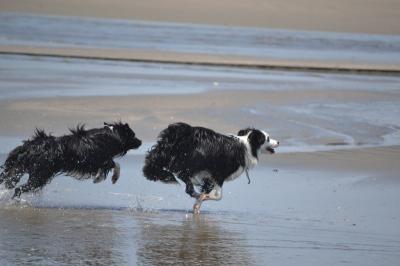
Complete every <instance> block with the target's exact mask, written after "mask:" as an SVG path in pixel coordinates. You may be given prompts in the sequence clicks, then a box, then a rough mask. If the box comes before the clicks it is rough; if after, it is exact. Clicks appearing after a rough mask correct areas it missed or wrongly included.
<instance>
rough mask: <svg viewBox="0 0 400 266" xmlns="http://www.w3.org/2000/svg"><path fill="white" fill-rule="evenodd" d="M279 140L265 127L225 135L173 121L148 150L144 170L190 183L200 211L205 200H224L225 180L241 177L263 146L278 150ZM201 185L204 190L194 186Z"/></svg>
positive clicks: (152, 176)
mask: <svg viewBox="0 0 400 266" xmlns="http://www.w3.org/2000/svg"><path fill="white" fill-rule="evenodd" d="M278 145H279V142H278V141H276V140H274V139H272V138H270V137H269V135H268V134H267V133H266V132H264V131H261V130H257V129H252V128H247V129H243V130H240V131H239V133H238V136H234V135H222V134H219V133H216V132H214V131H212V130H210V129H207V128H203V127H192V126H190V125H188V124H185V123H177V124H171V125H169V126H168V128H166V129H164V130H163V131H162V132H161V133H160V135H159V140H158V142H157V143H156V145H154V146H153V147H152V149H151V150H150V151H149V152H148V154H147V156H146V160H145V166H144V167H143V174H144V175H145V176H146V178H147V179H149V180H152V181H162V182H164V183H177V180H176V179H175V176H176V177H177V178H179V179H180V180H182V181H183V182H184V183H185V184H186V193H187V194H189V195H190V196H191V197H194V198H196V199H197V200H196V203H195V205H194V212H195V213H198V212H199V209H200V205H201V202H202V201H204V200H220V199H221V198H222V185H223V183H224V182H225V181H229V180H233V179H235V178H237V177H239V176H240V175H241V174H242V173H243V172H244V171H247V170H248V169H250V168H252V167H253V166H255V165H256V164H257V162H258V155H259V152H260V151H261V150H265V151H268V152H269V153H273V152H274V148H276V147H278ZM194 186H198V187H200V192H201V194H199V193H197V192H196V191H195V190H194Z"/></svg>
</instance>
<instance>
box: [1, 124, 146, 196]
mask: <svg viewBox="0 0 400 266" xmlns="http://www.w3.org/2000/svg"><path fill="white" fill-rule="evenodd" d="M70 131H71V134H69V135H65V136H61V137H54V136H51V135H49V134H46V133H45V132H44V131H43V130H38V129H37V130H36V133H35V135H34V136H33V137H32V138H31V139H30V140H26V141H24V143H23V144H22V145H21V146H18V147H16V148H15V149H14V150H13V151H11V152H10V154H9V155H8V157H7V159H6V161H5V163H4V165H3V166H2V167H1V168H2V173H1V174H0V184H1V183H3V182H4V183H5V186H6V188H8V189H12V188H14V187H15V186H16V185H17V183H18V182H19V181H20V179H21V177H22V176H23V175H24V174H28V175H29V178H28V182H27V183H26V184H24V185H22V186H20V187H17V188H15V193H14V196H13V198H14V197H19V196H20V195H21V193H23V192H27V191H34V190H37V189H41V188H42V187H43V186H44V185H46V184H47V183H49V182H50V181H51V180H52V178H53V177H54V176H56V175H57V174H61V173H64V174H67V175H70V176H74V177H75V178H77V179H79V180H82V179H88V178H91V177H92V178H93V182H94V183H97V182H100V181H103V180H104V179H106V177H107V174H108V172H109V171H110V170H111V169H114V170H113V176H112V182H113V183H115V182H116V181H117V180H118V178H119V174H120V166H119V164H118V163H116V162H114V161H113V159H114V158H115V157H119V156H123V155H125V154H126V153H127V152H128V150H130V149H136V148H138V147H139V146H140V145H141V144H142V142H141V140H139V139H137V138H136V137H135V133H134V132H133V131H132V129H131V128H130V127H129V125H128V124H122V123H121V122H118V123H112V124H107V123H104V127H103V128H95V129H90V130H85V128H84V126H78V127H77V128H76V129H71V130H70Z"/></svg>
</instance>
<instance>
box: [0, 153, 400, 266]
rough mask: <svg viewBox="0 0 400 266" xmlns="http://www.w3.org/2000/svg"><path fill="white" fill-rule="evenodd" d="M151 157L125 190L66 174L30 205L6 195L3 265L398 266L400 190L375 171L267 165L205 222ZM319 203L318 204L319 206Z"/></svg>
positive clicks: (1, 224) (134, 165)
mask: <svg viewBox="0 0 400 266" xmlns="http://www.w3.org/2000/svg"><path fill="white" fill-rule="evenodd" d="M142 160H143V157H142V156H127V157H125V158H123V159H121V160H120V162H121V165H122V176H121V178H120V180H119V181H118V183H117V184H116V185H112V184H111V181H110V180H109V179H107V180H106V181H105V182H103V183H100V184H96V185H94V184H92V183H91V182H90V181H83V182H79V181H76V180H73V179H72V178H70V177H64V176H59V177H56V178H55V179H54V180H53V182H52V183H51V184H50V185H48V186H47V187H46V188H45V189H44V191H42V192H41V193H39V194H36V195H24V196H23V197H22V200H21V201H20V202H15V201H11V200H10V199H9V197H10V194H11V193H7V192H5V191H4V190H2V191H1V196H0V198H1V199H0V239H1V241H0V264H1V265H8V264H10V265H15V264H18V265H26V264H29V265H44V264H60V265H71V264H85V263H89V264H100V265H133V264H138V265H148V264H150V265H155V264H164V263H171V264H182V263H186V264H194V265H204V264H206V265H208V264H213V265H219V264H223V265H225V264H235V265H249V264H251V265H267V264H271V263H272V264H275V263H277V262H278V261H279V264H280V265H320V264H322V263H324V264H328V265H338V264H342V263H349V264H352V265H378V264H379V265H396V263H397V262H398V260H399V259H400V241H399V239H400V231H399V228H400V227H399V223H400V216H399V213H398V211H397V210H398V208H397V202H398V197H399V196H398V195H400V193H399V192H400V183H398V180H397V181H395V183H389V184H385V182H382V180H379V179H378V180H375V181H374V179H373V177H374V176H376V175H375V174H373V173H362V172H357V173H340V172H318V171H310V170H299V169H293V166H291V168H286V167H280V168H279V170H278V171H273V169H274V168H273V167H274V166H273V165H270V166H269V167H266V166H260V167H258V168H256V169H254V170H252V171H251V172H250V176H251V180H252V183H251V184H250V185H247V180H246V179H245V178H244V177H242V178H239V179H238V180H235V181H233V182H229V183H226V184H225V186H224V192H223V193H224V198H223V199H222V200H221V201H219V202H206V203H204V204H203V206H202V213H201V214H200V216H193V215H192V214H191V213H190V210H191V206H192V204H193V200H191V199H190V198H189V197H188V196H186V194H185V193H184V187H183V186H177V185H164V184H159V183H154V182H149V181H147V180H145V178H144V177H143V176H142V175H141V173H140V166H141V162H142ZM317 199H318V200H317Z"/></svg>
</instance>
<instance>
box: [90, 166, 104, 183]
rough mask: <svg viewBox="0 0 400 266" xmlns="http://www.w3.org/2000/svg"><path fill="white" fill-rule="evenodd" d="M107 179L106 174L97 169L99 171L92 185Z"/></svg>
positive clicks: (102, 170)
mask: <svg viewBox="0 0 400 266" xmlns="http://www.w3.org/2000/svg"><path fill="white" fill-rule="evenodd" d="M106 178H107V175H106V172H105V171H104V169H102V168H99V170H98V171H97V174H96V176H95V177H94V179H93V183H95V184H96V183H99V182H101V181H104V180H105V179H106Z"/></svg>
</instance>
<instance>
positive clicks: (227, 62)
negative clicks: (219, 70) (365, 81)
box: [0, 45, 400, 75]
mask: <svg viewBox="0 0 400 266" xmlns="http://www.w3.org/2000/svg"><path fill="white" fill-rule="evenodd" d="M0 55H21V56H44V57H54V58H66V59H86V60H104V61H109V60H110V61H122V62H143V63H158V64H179V65H199V66H216V67H235V68H249V69H267V70H283V71H304V72H327V73H350V74H382V75H399V74H400V65H398V64H392V65H390V64H375V63H351V62H340V61H337V62H335V61H332V60H321V61H317V60H300V59H296V60H293V59H292V60H284V59H282V60H278V59H257V58H252V57H245V56H231V55H230V56H222V55H221V56H216V55H203V54H180V53H174V52H157V51H151V52H150V51H148V52H147V51H135V50H127V51H124V50H121V49H99V48H95V49H92V48H88V49H85V48H76V49H75V48H54V47H52V48H47V47H31V46H4V45H0Z"/></svg>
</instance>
